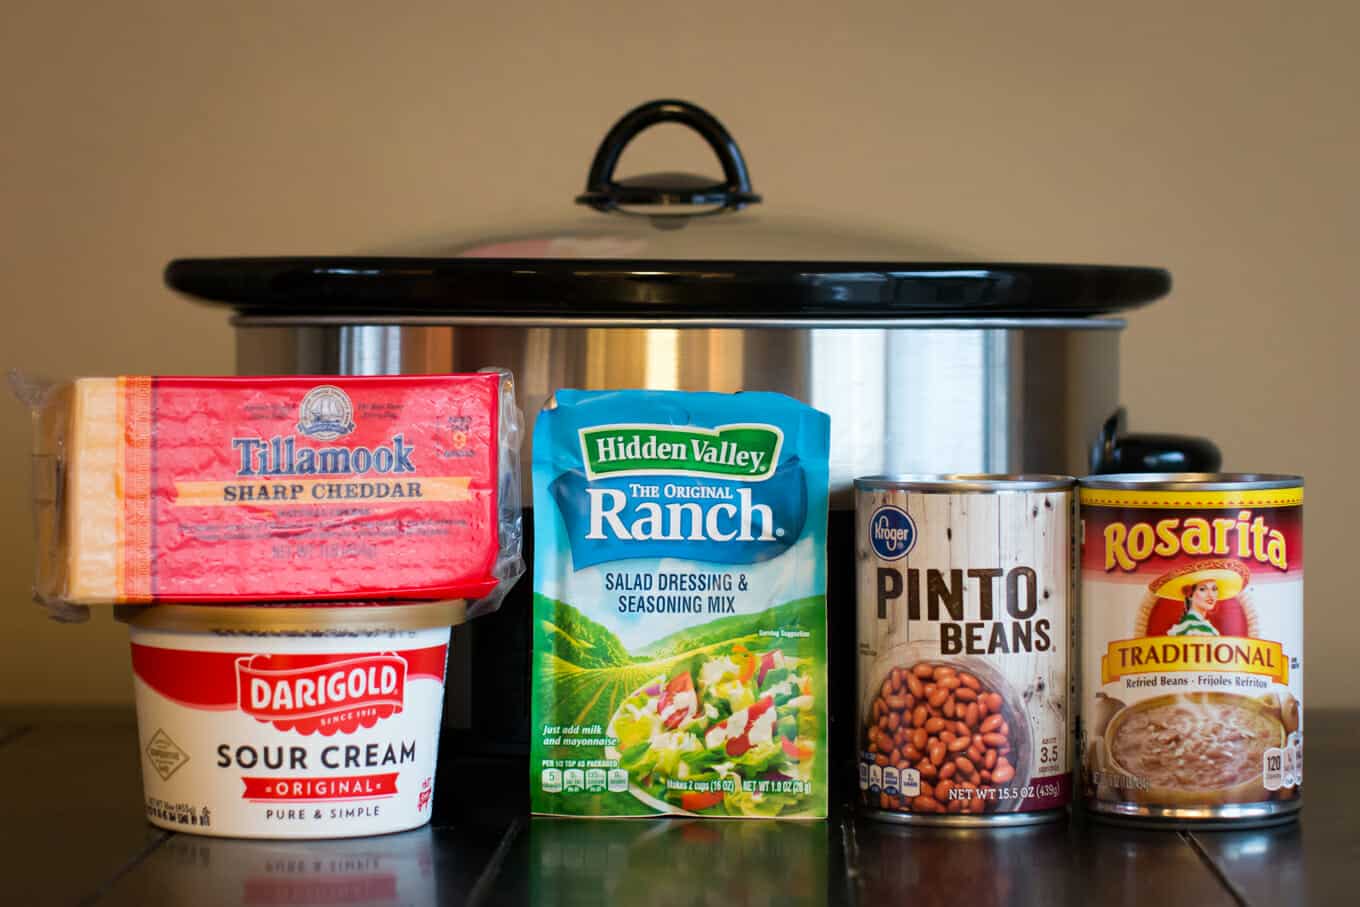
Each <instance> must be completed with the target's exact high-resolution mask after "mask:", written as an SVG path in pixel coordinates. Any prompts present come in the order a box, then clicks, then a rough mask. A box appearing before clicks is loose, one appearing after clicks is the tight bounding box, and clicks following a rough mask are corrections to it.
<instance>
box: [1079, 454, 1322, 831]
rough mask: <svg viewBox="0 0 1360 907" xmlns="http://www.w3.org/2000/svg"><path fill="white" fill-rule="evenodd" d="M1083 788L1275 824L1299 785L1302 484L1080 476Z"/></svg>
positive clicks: (1288, 810)
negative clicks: (1085, 477)
mask: <svg viewBox="0 0 1360 907" xmlns="http://www.w3.org/2000/svg"><path fill="white" fill-rule="evenodd" d="M1080 497H1081V539H1082V554H1081V583H1082V587H1081V595H1082V606H1081V627H1082V630H1081V644H1082V657H1081V662H1082V681H1083V685H1082V703H1081V706H1082V710H1081V714H1082V719H1081V722H1080V731H1079V739H1080V748H1081V753H1082V757H1083V768H1082V787H1083V794H1084V799H1085V803H1086V806H1087V808H1088V809H1089V810H1090V811H1091V812H1092V813H1094V814H1095V815H1096V816H1098V817H1102V818H1107V819H1113V820H1121V819H1122V820H1128V821H1131V822H1136V823H1139V824H1169V825H1189V826H1200V827H1204V826H1208V827H1213V826H1216V825H1230V826H1234V827H1241V826H1243V825H1268V824H1274V823H1278V822H1287V821H1289V820H1291V819H1293V818H1294V817H1295V816H1296V815H1297V813H1298V810H1299V807H1300V805H1301V802H1302V790H1303V480H1302V479H1300V478H1299V477H1298V476H1267V475H1237V474H1233V475H1228V474H1221V475H1220V474H1214V475H1209V474H1179V475H1178V474H1169V475H1126V476H1125V475H1109V476H1096V477H1092V478H1089V479H1083V480H1082V482H1081V491H1080Z"/></svg>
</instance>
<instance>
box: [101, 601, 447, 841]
mask: <svg viewBox="0 0 1360 907" xmlns="http://www.w3.org/2000/svg"><path fill="white" fill-rule="evenodd" d="M118 617H119V619H120V620H124V621H126V622H127V623H128V624H129V625H130V626H129V629H130V631H131V643H132V671H133V678H134V685H135V688H136V700H137V729H138V736H139V745H140V748H141V755H142V760H141V761H142V782H143V789H144V795H145V800H146V815H147V819H148V820H149V821H150V822H151V824H153V825H157V826H160V827H161V828H166V829H169V830H171V831H178V832H188V833H191V834H201V835H218V836H224V837H233V838H346V837H356V836H360V835H375V834H386V833H389V832H396V831H404V830H406V829H410V828H416V827H418V826H421V825H424V824H425V823H426V822H428V821H429V819H430V813H431V806H432V803H433V795H434V774H435V764H436V760H437V756H438V749H439V726H440V716H441V712H442V710H443V703H444V676H445V675H444V670H445V665H446V662H447V658H448V644H449V633H450V628H451V626H452V625H453V624H455V623H459V622H461V619H462V607H461V603H459V604H420V605H395V606H390V605H367V606H364V605H361V606H342V607H334V606H324V607H316V606H301V607H296V606H263V607H255V606H251V607H228V608H215V607H199V606H191V605H186V606H176V605H157V606H154V607H149V608H120V609H119V610H118Z"/></svg>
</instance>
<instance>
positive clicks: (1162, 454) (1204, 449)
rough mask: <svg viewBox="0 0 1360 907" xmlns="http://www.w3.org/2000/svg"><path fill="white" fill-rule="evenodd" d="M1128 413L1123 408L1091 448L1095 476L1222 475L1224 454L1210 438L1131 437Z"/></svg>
mask: <svg viewBox="0 0 1360 907" xmlns="http://www.w3.org/2000/svg"><path fill="white" fill-rule="evenodd" d="M1127 422H1128V413H1127V412H1126V411H1125V409H1124V407H1122V406H1121V407H1119V408H1118V409H1117V410H1115V411H1114V414H1113V415H1111V416H1110V418H1108V419H1106V420H1105V424H1104V426H1102V427H1101V430H1100V437H1099V438H1097V439H1096V443H1095V444H1094V445H1093V446H1092V448H1091V474H1092V475H1096V474H1100V473H1112V472H1218V469H1219V467H1220V466H1222V465H1223V454H1222V453H1221V452H1220V451H1219V449H1218V445H1216V444H1215V443H1214V442H1213V441H1210V440H1209V439H1208V438H1196V437H1193V436H1191V435H1156V434H1128V433H1126V432H1125V430H1124V429H1125V426H1126V424H1127Z"/></svg>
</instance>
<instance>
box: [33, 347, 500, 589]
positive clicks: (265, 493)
mask: <svg viewBox="0 0 1360 907" xmlns="http://www.w3.org/2000/svg"><path fill="white" fill-rule="evenodd" d="M35 423H36V425H37V427H38V451H37V454H38V456H39V458H40V460H39V467H40V468H39V469H38V470H37V474H38V477H39V478H38V481H39V488H38V493H37V498H38V515H39V526H38V535H39V549H40V550H39V565H38V584H37V591H38V596H39V598H40V599H42V600H48V601H57V602H65V603H74V604H126V603H148V602H205V601H242V602H245V601H261V600H267V601H275V602H279V601H293V600H312V601H316V600H347V599H459V598H461V599H468V600H478V599H486V598H488V597H491V598H492V599H493V600H498V599H499V596H500V595H503V594H504V592H505V591H506V588H508V586H509V585H510V584H511V583H513V581H514V579H515V578H517V577H518V576H519V574H520V573H521V572H523V567H522V562H521V560H520V551H519V531H518V519H519V517H518V508H519V501H518V481H519V478H518V449H517V445H518V435H519V432H518V415H517V411H516V410H515V408H514V400H513V391H512V387H511V384H510V380H509V376H508V375H507V374H505V373H503V372H487V373H479V374H474V375H430V376H424V375H422V376H399V377H376V378H347V377H335V376H324V377H298V376H289V377H267V378H162V377H146V376H136V377H122V378H82V379H79V380H77V381H75V382H72V383H71V384H68V385H62V386H59V387H56V388H52V389H49V390H48V391H47V392H46V393H44V394H43V395H42V402H41V403H40V404H39V406H38V407H37V408H36V410H35ZM44 466H45V467H46V468H47V469H48V470H51V471H52V472H51V474H50V475H45V470H44V468H43V467H44Z"/></svg>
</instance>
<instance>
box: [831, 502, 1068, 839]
mask: <svg viewBox="0 0 1360 907" xmlns="http://www.w3.org/2000/svg"><path fill="white" fill-rule="evenodd" d="M1075 485H1076V480H1075V479H1072V478H1070V477H1067V476H1049V475H936V476H873V477H868V478H861V479H858V480H856V482H855V512H856V520H855V525H856V533H857V539H856V548H857V569H858V596H857V610H858V628H859V636H858V644H859V701H858V706H859V707H858V723H857V736H856V740H857V744H856V752H857V757H858V760H857V761H858V763H859V764H858V770H859V792H860V802H861V805H862V806H863V808H864V809H865V810H866V811H867V813H868V814H869V815H871V816H873V817H875V818H879V819H884V820H887V821H893V822H904V823H921V824H941V825H1025V824H1031V823H1036V822H1045V821H1051V820H1054V819H1058V818H1061V817H1062V816H1063V815H1065V810H1066V807H1067V805H1068V803H1069V801H1070V799H1071V792H1072V782H1071V776H1070V773H1069V770H1070V767H1071V762H1070V756H1071V750H1072V746H1071V741H1070V739H1069V727H1070V721H1069V718H1070V703H1071V696H1072V693H1071V688H1070V677H1069V673H1068V659H1069V653H1070V651H1071V645H1072V622H1071V619H1072V602H1073V597H1074V596H1073V593H1074V587H1075V582H1074V563H1075V533H1074V525H1075V509H1076V503H1075Z"/></svg>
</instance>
